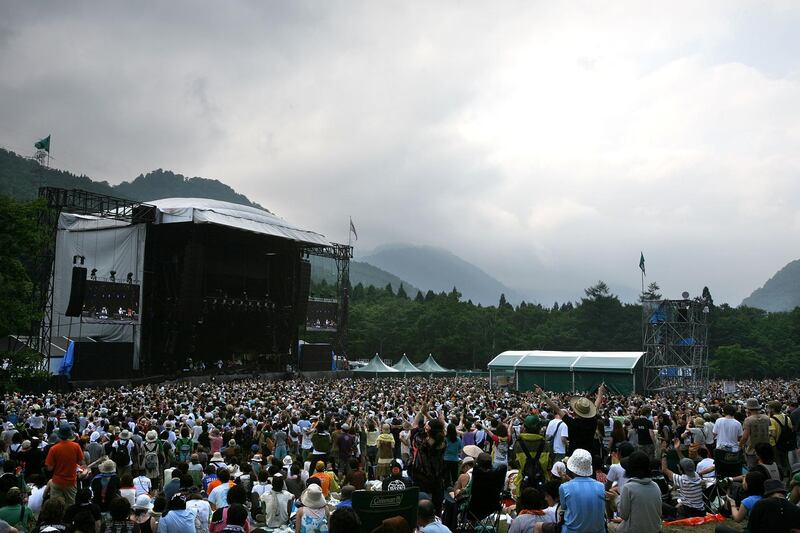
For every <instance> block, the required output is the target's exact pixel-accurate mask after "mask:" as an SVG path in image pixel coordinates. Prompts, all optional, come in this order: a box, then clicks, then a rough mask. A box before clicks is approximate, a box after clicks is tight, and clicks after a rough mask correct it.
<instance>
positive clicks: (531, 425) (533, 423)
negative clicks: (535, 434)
mask: <svg viewBox="0 0 800 533" xmlns="http://www.w3.org/2000/svg"><path fill="white" fill-rule="evenodd" d="M541 426H542V421H541V419H540V418H539V417H538V416H536V415H528V416H526V417H525V429H526V430H528V431H538V430H539V428H540V427H541Z"/></svg>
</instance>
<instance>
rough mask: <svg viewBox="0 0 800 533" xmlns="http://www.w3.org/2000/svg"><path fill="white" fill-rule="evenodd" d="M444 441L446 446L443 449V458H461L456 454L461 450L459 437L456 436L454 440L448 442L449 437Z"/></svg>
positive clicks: (449, 459) (454, 459) (453, 459)
mask: <svg viewBox="0 0 800 533" xmlns="http://www.w3.org/2000/svg"><path fill="white" fill-rule="evenodd" d="M444 441H445V443H446V444H447V447H446V448H445V449H444V460H445V461H460V460H461V458H460V457H459V456H458V453H459V452H460V451H461V448H462V445H461V443H462V441H461V437H456V440H455V441H454V442H450V439H445V440H444Z"/></svg>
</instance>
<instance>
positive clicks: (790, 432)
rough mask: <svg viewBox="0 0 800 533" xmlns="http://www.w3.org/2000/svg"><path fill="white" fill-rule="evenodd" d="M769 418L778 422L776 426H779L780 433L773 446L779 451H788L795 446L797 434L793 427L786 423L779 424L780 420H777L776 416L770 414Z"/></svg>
mask: <svg viewBox="0 0 800 533" xmlns="http://www.w3.org/2000/svg"><path fill="white" fill-rule="evenodd" d="M784 416H786V415H784ZM770 418H772V419H773V420H774V421H775V422H776V423H777V424H778V427H779V428H781V434H780V435H778V438H777V440H776V441H775V447H776V448H778V450H779V451H781V452H790V451H792V450H794V449H795V448H797V434H796V433H795V431H794V429H792V428H791V427H789V425H788V424H781V421H780V420H778V417H777V416H771V417H770ZM784 420H786V418H784Z"/></svg>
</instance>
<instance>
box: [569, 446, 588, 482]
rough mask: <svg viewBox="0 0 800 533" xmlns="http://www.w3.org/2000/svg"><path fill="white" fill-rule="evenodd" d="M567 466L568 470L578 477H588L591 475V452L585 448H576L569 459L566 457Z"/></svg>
mask: <svg viewBox="0 0 800 533" xmlns="http://www.w3.org/2000/svg"><path fill="white" fill-rule="evenodd" d="M567 468H568V469H569V471H570V472H572V473H573V474H575V475H576V476H580V477H589V476H591V475H592V454H591V453H589V452H587V451H586V450H582V449H580V448H578V449H577V450H575V451H574V452H573V453H572V455H571V456H570V458H569V459H567Z"/></svg>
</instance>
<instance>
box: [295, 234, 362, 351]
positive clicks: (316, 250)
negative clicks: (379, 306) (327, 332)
mask: <svg viewBox="0 0 800 533" xmlns="http://www.w3.org/2000/svg"><path fill="white" fill-rule="evenodd" d="M304 252H305V254H306V255H314V256H317V257H325V258H328V259H333V260H334V261H335V262H336V299H337V300H338V304H339V305H338V307H339V309H338V315H339V316H338V324H339V327H338V329H337V332H336V338H335V340H334V348H335V350H336V353H337V354H342V355H346V354H347V328H348V323H347V318H348V315H349V311H350V309H349V307H350V260H351V259H353V247H352V246H351V245H349V244H339V243H335V242H332V243H331V244H330V246H306V247H304Z"/></svg>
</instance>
